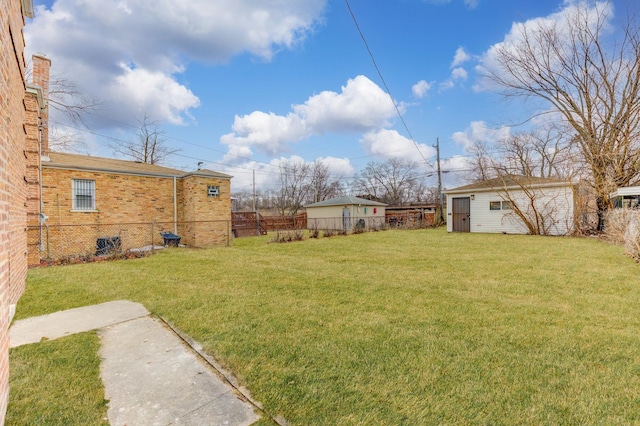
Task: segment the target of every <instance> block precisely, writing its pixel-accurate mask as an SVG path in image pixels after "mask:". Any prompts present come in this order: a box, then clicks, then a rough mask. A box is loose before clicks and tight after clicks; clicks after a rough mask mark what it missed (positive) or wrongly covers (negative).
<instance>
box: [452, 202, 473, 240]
mask: <svg viewBox="0 0 640 426" xmlns="http://www.w3.org/2000/svg"><path fill="white" fill-rule="evenodd" d="M451 201H452V203H451V204H453V206H452V209H453V210H452V214H453V232H469V231H471V223H470V222H471V220H470V217H471V199H470V198H469V197H460V198H452V199H451Z"/></svg>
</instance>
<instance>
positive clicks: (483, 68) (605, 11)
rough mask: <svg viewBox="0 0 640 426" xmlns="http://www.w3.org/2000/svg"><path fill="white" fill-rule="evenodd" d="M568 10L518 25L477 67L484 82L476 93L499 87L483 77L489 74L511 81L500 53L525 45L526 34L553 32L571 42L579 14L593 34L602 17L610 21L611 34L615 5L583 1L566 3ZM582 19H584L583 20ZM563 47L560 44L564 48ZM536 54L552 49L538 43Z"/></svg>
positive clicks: (577, 0) (515, 24)
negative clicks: (543, 31) (575, 21)
mask: <svg viewBox="0 0 640 426" xmlns="http://www.w3.org/2000/svg"><path fill="white" fill-rule="evenodd" d="M585 5H588V8H587V9H586V11H587V13H586V15H585V14H584V10H585V9H584V8H585ZM564 6H565V7H564V9H562V10H560V11H558V12H556V13H552V14H550V15H549V16H546V17H539V18H533V19H529V20H528V21H525V22H515V23H513V25H512V26H511V30H510V31H509V33H508V34H507V35H505V37H504V40H503V41H501V42H500V43H496V44H494V45H493V46H491V47H490V48H489V49H488V50H487V51H486V52H485V53H484V54H483V55H482V56H481V58H480V63H479V64H478V65H477V66H476V71H477V73H478V74H480V76H481V78H480V79H479V81H478V83H476V84H475V85H474V90H476V91H486V90H494V89H496V86H495V83H494V82H492V81H491V80H490V79H489V78H487V77H484V78H483V77H482V76H483V75H487V74H489V73H496V74H497V75H504V76H505V77H506V78H507V79H508V78H509V74H508V72H505V70H503V69H502V67H501V66H500V64H499V60H498V52H500V51H501V50H503V49H506V50H507V51H509V50H516V49H517V48H518V47H519V46H521V45H522V43H523V34H533V33H535V32H536V31H538V30H540V29H551V28H553V29H554V31H556V32H557V34H558V35H559V37H560V38H561V39H565V40H569V39H570V38H571V37H573V36H572V34H571V29H570V25H569V22H571V20H572V19H573V18H575V17H576V16H577V15H578V14H581V16H582V17H583V18H586V19H587V22H589V24H590V25H591V26H592V28H591V29H592V30H593V31H596V28H595V23H596V22H597V21H598V20H599V19H600V17H602V16H605V17H606V19H607V21H606V22H605V25H604V30H605V31H608V30H609V26H610V22H611V20H612V19H613V4H612V3H611V2H604V1H596V2H594V3H591V2H589V3H586V2H584V1H582V0H565V2H564ZM581 19H582V18H581ZM562 44H563V43H559V45H562ZM531 48H532V49H533V50H534V54H535V52H537V51H540V52H543V51H545V50H546V49H547V48H548V46H547V45H546V44H545V45H542V46H537V45H536V44H535V43H534V44H532V45H531ZM550 66H551V67H555V66H558V67H561V66H562V65H561V64H559V63H558V64H555V63H551V64H550Z"/></svg>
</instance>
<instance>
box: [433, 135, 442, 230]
mask: <svg viewBox="0 0 640 426" xmlns="http://www.w3.org/2000/svg"><path fill="white" fill-rule="evenodd" d="M435 148H436V158H437V161H438V196H439V197H440V213H439V214H440V223H442V222H444V216H443V209H444V203H443V201H442V172H441V171H440V138H436V145H435Z"/></svg>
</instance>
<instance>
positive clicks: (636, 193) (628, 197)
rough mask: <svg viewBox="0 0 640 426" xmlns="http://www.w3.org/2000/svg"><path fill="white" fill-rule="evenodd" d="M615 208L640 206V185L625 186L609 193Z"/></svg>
mask: <svg viewBox="0 0 640 426" xmlns="http://www.w3.org/2000/svg"><path fill="white" fill-rule="evenodd" d="M609 198H610V199H611V202H612V204H613V207H614V208H623V207H624V208H632V209H637V208H640V186H625V187H623V188H618V189H616V191H615V192H613V193H611V194H610V195H609Z"/></svg>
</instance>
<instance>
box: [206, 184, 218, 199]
mask: <svg viewBox="0 0 640 426" xmlns="http://www.w3.org/2000/svg"><path fill="white" fill-rule="evenodd" d="M207 197H215V198H219V197H220V186H219V185H207Z"/></svg>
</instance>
